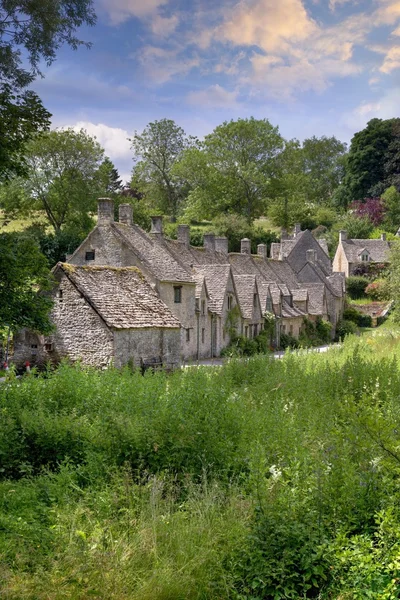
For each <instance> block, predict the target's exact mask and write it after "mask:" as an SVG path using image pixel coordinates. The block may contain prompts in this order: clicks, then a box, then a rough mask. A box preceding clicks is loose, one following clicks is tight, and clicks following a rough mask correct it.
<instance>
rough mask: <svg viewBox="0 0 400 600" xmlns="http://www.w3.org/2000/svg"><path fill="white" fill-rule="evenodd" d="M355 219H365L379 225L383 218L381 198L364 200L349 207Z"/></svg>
mask: <svg viewBox="0 0 400 600" xmlns="http://www.w3.org/2000/svg"><path fill="white" fill-rule="evenodd" d="M351 208H352V210H353V211H354V214H355V215H356V216H357V217H367V218H368V219H369V220H370V221H371V223H373V224H374V225H380V224H381V223H382V221H383V217H384V210H385V208H384V204H383V202H382V199H381V198H365V199H364V200H363V201H362V202H360V201H359V202H353V204H352V205H351Z"/></svg>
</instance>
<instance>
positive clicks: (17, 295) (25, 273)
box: [0, 233, 52, 332]
mask: <svg viewBox="0 0 400 600" xmlns="http://www.w3.org/2000/svg"><path fill="white" fill-rule="evenodd" d="M49 287H51V277H50V273H49V270H48V265H47V261H46V258H45V257H44V256H43V254H42V253H41V252H40V249H39V246H38V244H37V243H36V242H35V240H34V239H33V238H32V237H31V236H29V235H26V234H19V233H2V234H0V328H5V327H7V328H10V329H11V330H12V331H16V330H17V329H19V328H21V327H30V328H31V329H33V330H38V331H41V332H48V331H50V330H51V324H50V320H49V311H50V308H51V305H52V303H51V301H50V299H49V298H47V297H46V296H45V295H44V294H39V293H38V291H39V289H41V290H42V291H44V290H46V289H49Z"/></svg>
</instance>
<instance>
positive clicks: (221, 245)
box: [215, 237, 228, 254]
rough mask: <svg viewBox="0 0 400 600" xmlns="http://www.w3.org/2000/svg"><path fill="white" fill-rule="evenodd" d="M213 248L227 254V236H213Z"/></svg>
mask: <svg viewBox="0 0 400 600" xmlns="http://www.w3.org/2000/svg"><path fill="white" fill-rule="evenodd" d="M215 250H216V251H217V252H220V253H221V254H228V238H227V237H216V238H215Z"/></svg>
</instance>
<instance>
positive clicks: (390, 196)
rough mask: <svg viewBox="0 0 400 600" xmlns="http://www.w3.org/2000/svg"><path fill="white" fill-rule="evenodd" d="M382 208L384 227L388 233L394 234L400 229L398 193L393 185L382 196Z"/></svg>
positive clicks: (399, 199) (399, 195)
mask: <svg viewBox="0 0 400 600" xmlns="http://www.w3.org/2000/svg"><path fill="white" fill-rule="evenodd" d="M382 200H383V206H384V211H385V213H384V221H383V222H384V225H385V227H386V229H387V230H388V231H391V232H392V233H396V232H397V230H398V229H399V227H400V192H398V191H397V189H396V188H395V186H394V185H392V186H390V188H388V189H387V190H386V191H385V192H384V194H382Z"/></svg>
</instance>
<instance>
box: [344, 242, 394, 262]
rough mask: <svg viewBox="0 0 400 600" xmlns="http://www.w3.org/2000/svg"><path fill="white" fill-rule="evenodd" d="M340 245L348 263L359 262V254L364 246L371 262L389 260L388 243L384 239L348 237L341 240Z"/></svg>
mask: <svg viewBox="0 0 400 600" xmlns="http://www.w3.org/2000/svg"><path fill="white" fill-rule="evenodd" d="M342 246H343V250H344V253H345V255H346V258H347V260H348V261H349V262H350V263H356V262H359V260H360V258H359V254H360V253H361V251H362V250H363V249H364V248H365V249H366V250H368V253H369V255H370V257H371V261H373V262H386V261H388V260H389V255H390V244H389V242H388V241H386V240H359V239H348V240H344V241H342Z"/></svg>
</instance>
